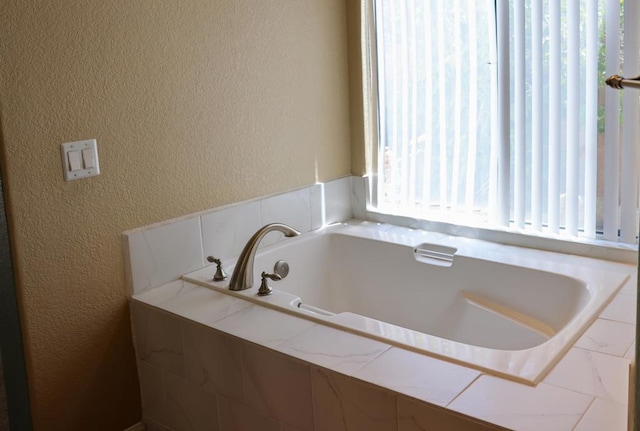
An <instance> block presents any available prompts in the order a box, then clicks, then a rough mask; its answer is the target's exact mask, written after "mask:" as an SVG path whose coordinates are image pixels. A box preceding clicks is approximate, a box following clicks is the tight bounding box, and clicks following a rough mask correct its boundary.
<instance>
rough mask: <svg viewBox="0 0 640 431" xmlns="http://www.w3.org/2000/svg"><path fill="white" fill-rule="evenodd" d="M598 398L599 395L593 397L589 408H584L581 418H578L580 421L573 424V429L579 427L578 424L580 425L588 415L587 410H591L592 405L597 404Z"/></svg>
mask: <svg viewBox="0 0 640 431" xmlns="http://www.w3.org/2000/svg"><path fill="white" fill-rule="evenodd" d="M596 398H597V397H593V399H592V400H591V402H590V403H589V405H588V406H587V408H586V409H585V410H584V412H582V414H581V415H580V419H578V422H576V424H575V425H574V426H573V428H571V430H572V431H575V430H576V429H577V428H578V426H579V425H580V423H582V421H583V420H584V417H585V416H586V415H587V412H588V411H589V409H590V408H591V406H593V405H594V404H595V402H596Z"/></svg>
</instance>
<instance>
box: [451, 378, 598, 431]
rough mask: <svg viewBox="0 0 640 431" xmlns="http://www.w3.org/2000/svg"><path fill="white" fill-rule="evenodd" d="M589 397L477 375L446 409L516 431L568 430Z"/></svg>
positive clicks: (541, 384)
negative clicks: (471, 383)
mask: <svg viewBox="0 0 640 431" xmlns="http://www.w3.org/2000/svg"><path fill="white" fill-rule="evenodd" d="M592 401H593V397H592V396H590V395H585V394H579V393H577V392H574V391H570V390H568V389H563V388H558V387H555V386H551V385H547V384H545V383H540V384H538V386H536V387H533V386H527V385H522V384H519V383H515V382H511V381H509V380H504V379H500V378H497V377H493V376H485V375H483V376H481V377H480V378H479V379H478V380H477V381H475V382H474V383H473V385H471V387H469V388H468V389H467V390H465V391H464V392H463V393H462V394H461V395H460V396H459V397H458V398H456V399H455V401H453V402H452V403H451V404H450V405H449V406H448V408H449V409H451V410H453V411H456V412H459V413H462V414H465V415H467V416H472V417H475V418H478V419H481V420H485V421H487V422H490V423H493V424H497V425H500V426H504V427H506V428H509V429H516V430H519V431H540V430H544V431H567V430H572V429H573V427H574V426H575V425H576V424H577V423H578V421H579V420H580V418H581V417H582V414H583V413H584V412H585V411H586V410H587V408H588V407H589V405H590V404H591V402H592Z"/></svg>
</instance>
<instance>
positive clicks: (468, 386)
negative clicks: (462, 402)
mask: <svg viewBox="0 0 640 431" xmlns="http://www.w3.org/2000/svg"><path fill="white" fill-rule="evenodd" d="M484 375H485V374H484V373H479V374H478V375H477V376H476V377H475V378H474V379H473V380H472V381H471V382H469V384H468V385H467V386H465V387H464V389H462V390H461V391H460V392H458V394H457V395H456V396H455V397H453V398H452V399H451V401H449V402H448V403H447V404H446V405H445V406H444V408H445V409H447V410H451V411H455V410H453V409H450V408H449V406H450V405H451V404H453V402H454V401H455V400H457V399H458V398H459V397H460V395H462V394H463V393H464V392H466V391H467V389H469V388H470V387H471V386H472V385H473V384H474V383H475V382H477V381H478V380H479V379H480V377H482V376H484Z"/></svg>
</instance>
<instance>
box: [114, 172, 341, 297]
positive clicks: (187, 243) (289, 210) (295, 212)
mask: <svg viewBox="0 0 640 431" xmlns="http://www.w3.org/2000/svg"><path fill="white" fill-rule="evenodd" d="M351 189H352V186H351V177H344V178H340V179H337V180H333V181H329V182H327V183H324V184H320V183H318V184H314V185H312V186H310V187H305V188H302V189H299V190H294V191H291V192H287V193H282V194H279V195H275V196H270V197H266V198H263V199H257V200H253V201H247V202H242V203H238V204H233V205H228V206H224V207H219V208H214V209H211V210H207V211H202V212H200V213H196V214H191V215H188V216H185V217H180V218H178V219H174V220H169V221H166V222H161V223H156V224H154V225H151V226H145V227H142V228H138V229H133V230H130V231H127V232H124V233H123V234H122V239H123V246H124V254H125V270H126V276H127V279H128V280H127V281H128V284H129V285H130V286H131V289H132V292H133V293H140V292H143V291H145V290H147V289H151V288H153V287H156V286H160V285H162V284H164V283H167V282H169V281H172V280H176V279H177V278H178V277H180V276H181V275H182V274H185V273H187V272H190V271H193V270H196V269H198V268H202V267H203V266H205V265H206V261H205V258H206V257H207V256H215V257H217V258H218V259H227V258H235V257H237V256H238V255H239V254H240V252H241V251H242V248H243V247H244V245H245V243H246V242H247V240H248V239H249V238H250V237H251V235H253V233H254V232H255V231H257V230H258V229H259V228H260V227H261V226H263V225H265V224H268V223H274V222H280V223H286V224H288V225H290V226H293V227H295V228H296V229H297V230H299V231H301V232H308V231H310V230H313V229H318V228H319V227H321V226H324V225H327V224H331V223H336V222H341V221H345V220H349V219H350V218H352V217H353V214H352V210H351V194H352V190H351ZM281 236H282V235H281V234H280V233H278V232H273V233H270V234H268V235H267V236H266V237H265V238H264V239H263V240H262V243H261V246H267V245H270V244H273V243H274V242H276V241H278V240H279V239H280V238H281Z"/></svg>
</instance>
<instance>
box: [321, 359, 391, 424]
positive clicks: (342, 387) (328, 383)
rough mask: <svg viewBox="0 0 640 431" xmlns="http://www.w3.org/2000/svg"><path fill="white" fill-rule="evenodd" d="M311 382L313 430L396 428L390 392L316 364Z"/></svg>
mask: <svg viewBox="0 0 640 431" xmlns="http://www.w3.org/2000/svg"><path fill="white" fill-rule="evenodd" d="M311 385H312V388H313V413H314V420H315V431H349V430H367V431H397V429H398V427H397V426H398V424H397V411H396V396H395V395H394V394H393V393H391V392H389V391H385V390H382V389H380V388H377V387H374V386H372V385H369V384H366V383H362V382H360V381H357V380H354V379H352V378H350V377H346V376H344V375H341V374H338V373H334V372H332V371H328V370H325V369H323V368H318V367H312V368H311Z"/></svg>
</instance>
